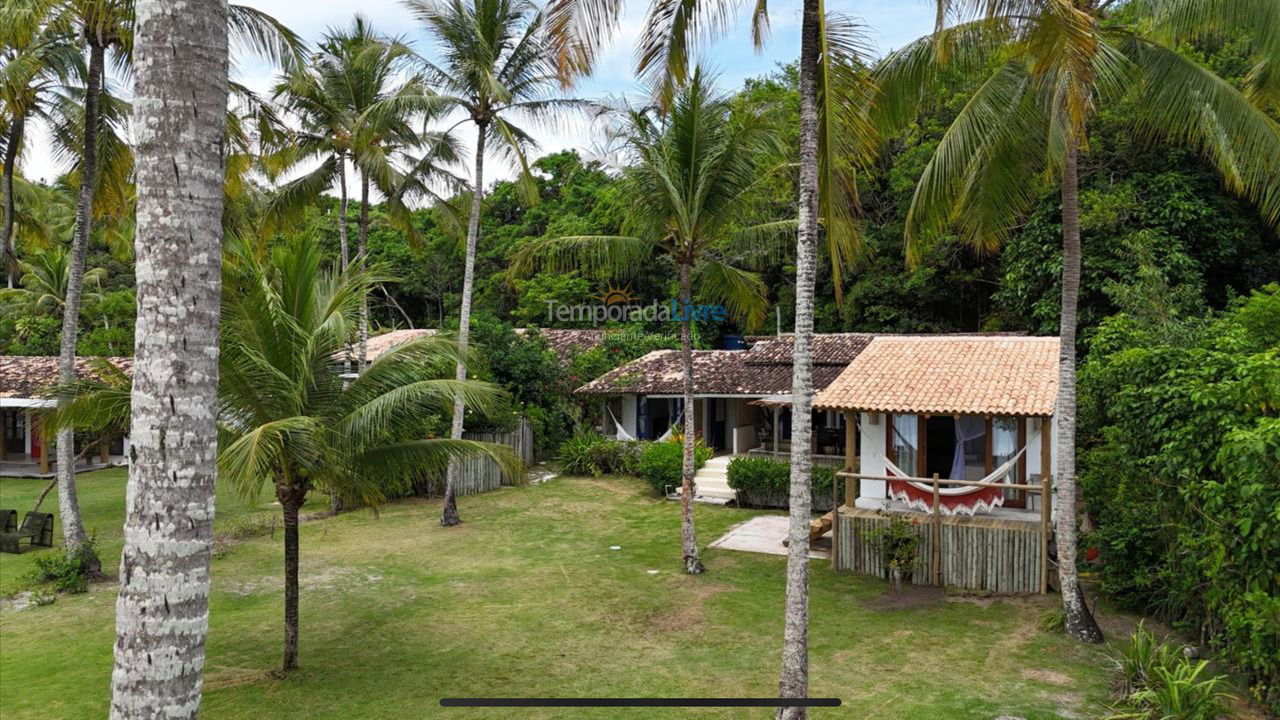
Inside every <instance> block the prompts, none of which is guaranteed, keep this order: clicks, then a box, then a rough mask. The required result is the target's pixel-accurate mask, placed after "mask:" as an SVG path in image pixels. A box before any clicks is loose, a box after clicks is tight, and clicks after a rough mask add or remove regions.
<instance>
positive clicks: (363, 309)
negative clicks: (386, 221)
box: [356, 173, 369, 372]
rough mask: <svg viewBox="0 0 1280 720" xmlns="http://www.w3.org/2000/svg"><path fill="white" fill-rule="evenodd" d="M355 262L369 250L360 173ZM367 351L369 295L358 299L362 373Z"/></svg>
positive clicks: (365, 187)
mask: <svg viewBox="0 0 1280 720" xmlns="http://www.w3.org/2000/svg"><path fill="white" fill-rule="evenodd" d="M356 243H357V244H356V260H357V261H359V262H360V263H362V264H363V263H364V262H365V261H366V260H367V258H366V257H365V255H366V253H368V249H369V176H368V175H367V174H365V173H360V229H359V235H358V237H357V239H356ZM368 351H369V294H368V293H365V294H364V295H363V296H361V298H360V349H359V350H358V351H357V355H356V365H357V367H359V368H360V372H364V367H365V365H367V364H368V362H369V359H368V358H367V357H365V355H366V354H367V353H368Z"/></svg>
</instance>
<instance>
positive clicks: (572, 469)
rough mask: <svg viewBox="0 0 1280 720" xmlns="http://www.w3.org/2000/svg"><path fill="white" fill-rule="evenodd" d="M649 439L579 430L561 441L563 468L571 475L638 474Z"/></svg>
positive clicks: (560, 458)
mask: <svg viewBox="0 0 1280 720" xmlns="http://www.w3.org/2000/svg"><path fill="white" fill-rule="evenodd" d="M645 444H646V443H643V442H640V441H637V440H630V441H624V440H615V439H613V438H609V437H605V436H603V435H601V434H600V433H597V432H579V433H578V434H576V435H574V436H573V437H571V438H569V439H568V440H566V441H564V442H563V443H561V444H560V452H559V455H558V457H559V460H560V463H561V469H562V470H563V471H564V472H566V473H569V474H571V475H592V476H594V477H600V476H601V475H618V474H624V475H635V474H636V473H637V471H638V468H639V463H640V454H641V451H642V450H643V448H644V445H645Z"/></svg>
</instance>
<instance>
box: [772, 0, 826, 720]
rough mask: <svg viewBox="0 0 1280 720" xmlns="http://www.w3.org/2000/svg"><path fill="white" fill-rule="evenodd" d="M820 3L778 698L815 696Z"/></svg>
mask: <svg viewBox="0 0 1280 720" xmlns="http://www.w3.org/2000/svg"><path fill="white" fill-rule="evenodd" d="M818 12H819V3H818V0H804V10H803V16H802V19H801V28H800V188H799V189H800V199H799V223H800V227H799V231H798V233H797V235H796V326H795V339H794V341H793V345H792V349H791V357H792V360H791V362H792V378H791V496H790V499H789V503H790V506H791V509H790V523H789V529H788V532H787V537H788V542H787V597H786V603H785V609H784V611H783V630H782V670H781V672H780V674H779V678H778V696H779V697H783V698H803V697H807V696H808V694H809V520H810V517H809V515H810V508H811V507H812V504H813V497H812V494H813V493H812V490H813V488H812V477H813V454H812V451H811V449H810V446H809V445H810V434H811V431H812V427H811V426H812V422H813V412H812V407H813V356H812V346H813V292H814V272H815V265H816V263H817V252H818V83H817V72H818V33H819V24H818V21H819V17H818ZM776 717H777V718H779V720H782V719H786V720H803V718H806V717H808V710H807V709H806V708H803V707H784V708H778V711H777V714H776Z"/></svg>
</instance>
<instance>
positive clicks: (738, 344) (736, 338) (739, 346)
mask: <svg viewBox="0 0 1280 720" xmlns="http://www.w3.org/2000/svg"><path fill="white" fill-rule="evenodd" d="M724 349H725V350H746V349H747V343H746V341H744V340H743V339H742V336H741V335H725V336H724Z"/></svg>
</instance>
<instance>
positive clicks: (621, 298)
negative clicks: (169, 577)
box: [594, 283, 635, 305]
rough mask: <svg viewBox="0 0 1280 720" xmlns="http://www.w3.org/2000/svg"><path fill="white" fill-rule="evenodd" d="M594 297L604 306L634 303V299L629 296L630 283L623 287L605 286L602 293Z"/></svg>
mask: <svg viewBox="0 0 1280 720" xmlns="http://www.w3.org/2000/svg"><path fill="white" fill-rule="evenodd" d="M594 297H595V299H597V300H599V301H600V302H602V303H604V304H605V305H617V304H622V305H627V304H629V303H632V302H635V297H634V296H633V295H632V294H631V284H630V283H627V285H626V286H625V287H614V286H613V283H610V284H608V285H607V286H605V291H604V292H602V293H600V294H599V295H595V296H594Z"/></svg>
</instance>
